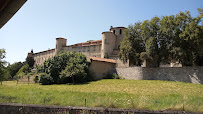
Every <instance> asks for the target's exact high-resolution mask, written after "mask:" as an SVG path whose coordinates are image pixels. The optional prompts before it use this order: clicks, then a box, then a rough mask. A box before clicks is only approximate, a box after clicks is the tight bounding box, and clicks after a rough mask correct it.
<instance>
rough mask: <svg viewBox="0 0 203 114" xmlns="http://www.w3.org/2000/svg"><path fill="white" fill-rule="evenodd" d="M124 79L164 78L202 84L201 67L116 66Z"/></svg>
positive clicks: (202, 74) (202, 72)
mask: <svg viewBox="0 0 203 114" xmlns="http://www.w3.org/2000/svg"><path fill="white" fill-rule="evenodd" d="M116 72H117V73H118V75H119V76H120V77H122V78H124V79H134V80H166V81H178V82H189V83H197V84H203V67H200V66H199V67H157V68H146V67H127V68H116Z"/></svg>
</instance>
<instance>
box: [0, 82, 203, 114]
mask: <svg viewBox="0 0 203 114" xmlns="http://www.w3.org/2000/svg"><path fill="white" fill-rule="evenodd" d="M85 99H86V101H87V102H86V106H87V107H115V108H135V109H148V110H183V106H184V110H186V111H193V112H203V85H202V84H191V83H181V82H168V81H155V80H152V81H148V80H115V79H108V80H100V81H95V82H90V83H87V84H81V85H39V84H30V85H27V84H18V85H17V83H16V82H15V81H7V82H3V85H2V86H0V102H4V103H5V102H12V103H25V104H45V105H69V106H85Z"/></svg>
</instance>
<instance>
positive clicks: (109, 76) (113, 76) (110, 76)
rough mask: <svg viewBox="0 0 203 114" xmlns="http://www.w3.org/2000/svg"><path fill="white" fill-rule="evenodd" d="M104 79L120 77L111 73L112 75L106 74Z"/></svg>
mask: <svg viewBox="0 0 203 114" xmlns="http://www.w3.org/2000/svg"><path fill="white" fill-rule="evenodd" d="M104 79H120V77H119V76H118V74H116V73H113V74H108V75H107V76H106V77H104Z"/></svg>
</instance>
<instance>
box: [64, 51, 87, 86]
mask: <svg viewBox="0 0 203 114" xmlns="http://www.w3.org/2000/svg"><path fill="white" fill-rule="evenodd" d="M87 73H88V65H87V63H86V57H85V56H84V55H82V54H74V56H73V57H71V58H70V59H69V61H68V62H67V65H66V68H65V69H64V70H62V72H61V73H60V77H61V78H62V79H65V78H69V77H70V78H71V79H72V83H80V82H84V81H86V79H87V75H88V74H87Z"/></svg>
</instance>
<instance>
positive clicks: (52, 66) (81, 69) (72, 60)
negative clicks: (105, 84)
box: [37, 52, 89, 84]
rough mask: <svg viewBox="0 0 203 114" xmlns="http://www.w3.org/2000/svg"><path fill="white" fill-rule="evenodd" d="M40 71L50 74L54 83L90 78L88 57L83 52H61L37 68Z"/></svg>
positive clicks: (80, 80) (78, 81)
mask: <svg viewBox="0 0 203 114" xmlns="http://www.w3.org/2000/svg"><path fill="white" fill-rule="evenodd" d="M37 71H38V73H39V72H44V73H46V74H49V76H50V77H51V79H53V83H54V84H56V83H69V82H72V83H80V82H85V81H87V80H88V79H89V73H88V65H87V64H86V57H85V56H84V55H82V54H77V53H70V52H68V53H67V52H60V53H59V55H56V56H54V58H50V59H48V60H46V61H45V62H44V63H43V65H42V66H39V67H38V68H37Z"/></svg>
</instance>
